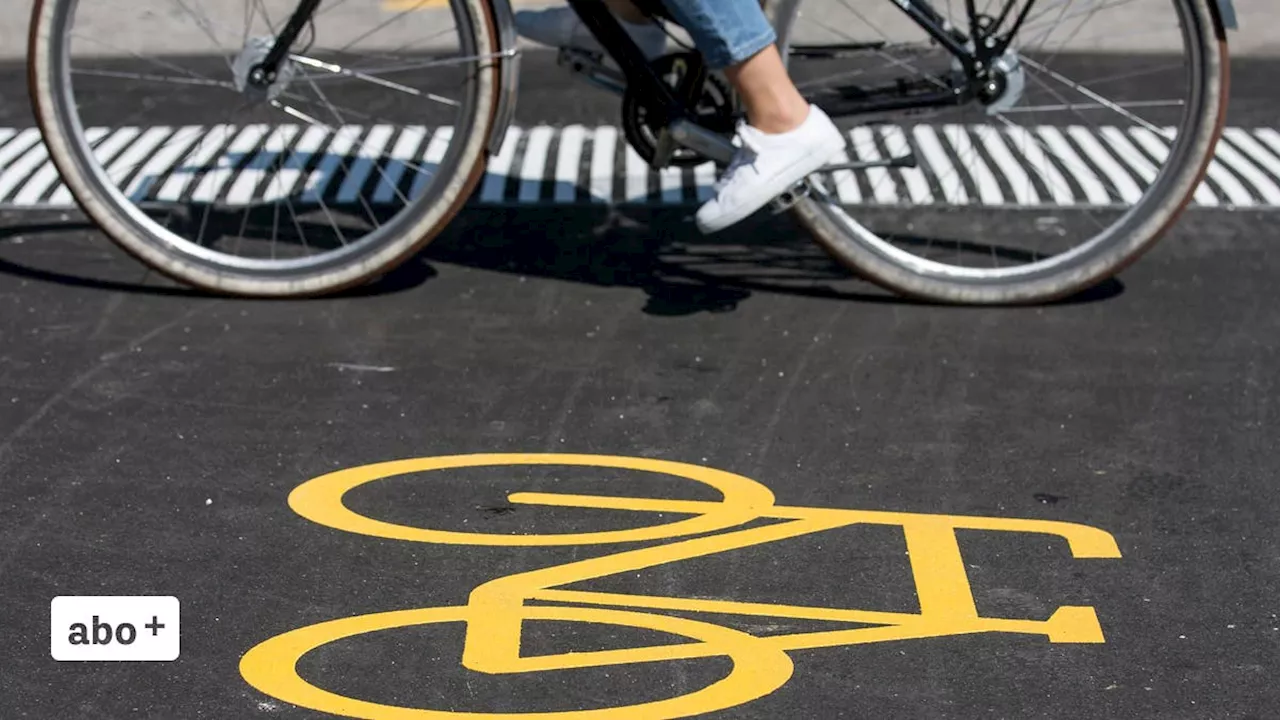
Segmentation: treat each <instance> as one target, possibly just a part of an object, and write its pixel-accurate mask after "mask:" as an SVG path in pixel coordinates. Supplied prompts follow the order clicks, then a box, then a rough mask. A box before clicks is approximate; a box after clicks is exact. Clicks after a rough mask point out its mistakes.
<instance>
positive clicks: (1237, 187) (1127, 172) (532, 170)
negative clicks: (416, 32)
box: [0, 124, 1280, 208]
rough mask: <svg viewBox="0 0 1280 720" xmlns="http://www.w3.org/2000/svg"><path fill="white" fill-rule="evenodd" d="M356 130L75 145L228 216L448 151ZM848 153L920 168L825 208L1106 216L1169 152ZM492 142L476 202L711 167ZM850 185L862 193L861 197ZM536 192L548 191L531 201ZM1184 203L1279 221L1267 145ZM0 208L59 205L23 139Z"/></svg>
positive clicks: (1120, 133)
mask: <svg viewBox="0 0 1280 720" xmlns="http://www.w3.org/2000/svg"><path fill="white" fill-rule="evenodd" d="M367 129H368V133H367V134H366V133H365V132H364V131H365V128H361V127H359V126H344V127H341V128H339V129H338V132H337V133H336V134H333V133H330V131H328V130H327V129H326V128H323V127H308V126H306V125H274V126H267V125H250V126H244V127H228V126H215V127H202V126H186V127H182V128H177V129H176V130H175V129H172V128H168V127H163V126H160V127H122V128H114V129H109V128H100V127H93V128H88V129H87V130H86V133H87V136H88V138H89V140H90V142H91V143H92V145H93V146H94V153H95V154H96V156H97V157H99V158H100V159H101V160H102V161H103V162H105V163H106V166H107V167H106V170H105V172H106V173H107V174H108V175H109V176H110V177H111V178H112V179H113V180H114V181H115V182H116V183H117V184H119V185H122V186H123V185H127V186H128V187H123V189H122V192H123V193H125V194H126V196H127V197H130V198H132V199H134V200H137V201H141V200H144V199H147V198H151V197H155V198H156V199H157V200H160V201H168V202H173V201H178V200H179V199H180V198H183V197H186V196H191V197H193V198H194V199H196V200H198V201H205V202H209V201H217V200H218V199H219V198H222V197H225V198H226V199H227V201H228V202H229V203H233V204H238V205H239V204H252V203H263V202H274V201H278V200H280V199H282V198H286V197H287V198H288V199H289V201H290V202H291V203H295V204H297V203H301V202H309V203H315V202H319V201H322V200H327V199H328V198H329V197H330V196H332V197H334V198H335V201H339V202H344V203H347V202H351V201H359V200H361V198H362V197H367V198H368V200H367V202H370V203H372V204H373V205H388V204H396V203H397V202H398V201H400V200H403V199H404V198H408V197H419V196H421V194H422V192H423V191H424V190H425V189H426V187H427V185H428V184H429V183H430V182H431V179H432V178H433V177H435V170H436V168H437V167H438V166H439V163H440V162H441V161H442V160H443V158H444V156H445V154H446V151H447V150H448V148H449V144H450V143H451V142H452V140H453V130H452V128H448V127H443V128H438V129H435V130H429V129H427V128H425V127H422V126H410V127H405V128H397V127H393V126H390V125H375V126H373V127H371V128H367ZM1169 132H1172V131H1171V130H1170V131H1169ZM849 139H850V148H849V150H850V152H851V153H852V154H850V155H847V156H846V158H848V159H853V160H883V159H885V158H890V157H900V156H902V155H906V154H907V153H909V152H911V151H912V148H913V147H914V149H915V152H916V159H917V161H918V163H919V167H918V168H915V169H912V168H898V169H889V168H869V169H867V170H865V171H857V172H854V171H848V170H845V171H839V172H835V173H831V174H830V175H824V176H821V177H820V178H819V181H820V182H822V183H823V185H824V187H826V188H828V192H829V193H831V195H832V199H833V200H834V199H836V198H838V199H839V201H840V202H841V203H843V204H846V205H850V206H857V205H861V204H867V205H875V206H923V205H929V204H942V203H945V204H948V205H953V206H968V205H974V206H1009V205H1016V206H1022V207H1039V206H1043V205H1046V204H1050V205H1059V206H1075V207H1100V206H1102V207H1121V206H1124V205H1126V204H1131V203H1133V202H1136V201H1138V200H1140V199H1141V198H1142V197H1143V194H1144V193H1145V192H1147V191H1148V188H1149V187H1150V185H1151V184H1152V183H1153V182H1154V181H1155V179H1156V178H1157V177H1158V175H1159V170H1160V166H1161V165H1162V163H1164V162H1166V161H1167V156H1168V153H1169V140H1168V136H1167V135H1164V134H1156V133H1153V132H1151V131H1149V130H1147V129H1145V128H1140V127H1114V126H1104V127H1098V128H1094V127H1087V126H1082V125H1081V126H1072V127H1052V126H1043V127H1037V128H1035V130H1034V133H1033V132H1028V131H1027V130H1026V129H1023V128H1020V127H1010V128H1004V127H1000V126H996V125H985V124H984V125H974V126H963V125H946V126H940V127H934V126H928V125H920V126H912V127H910V128H905V127H900V126H894V125H876V126H870V127H859V128H854V129H853V130H851V131H850V134H849ZM505 140H506V141H505V142H504V143H503V145H502V147H501V148H500V151H499V153H498V155H497V156H496V157H494V158H491V160H490V162H489V165H488V168H487V172H486V175H485V177H484V183H483V184H482V185H481V187H480V188H479V191H478V193H477V198H475V201H476V202H478V203H479V204H493V203H511V202H515V203H520V204H524V205H530V204H534V203H538V202H553V203H557V204H572V203H574V202H575V201H577V200H578V198H580V197H583V196H584V195H585V196H589V197H590V198H591V201H592V202H605V203H613V202H626V203H641V204H644V203H654V204H661V205H682V204H685V203H694V202H696V203H702V202H705V201H706V200H707V199H709V198H710V197H711V194H712V186H713V185H714V183H715V180H716V174H717V173H716V166H715V165H714V163H710V162H707V163H702V164H701V165H699V166H697V167H694V168H666V169H663V170H661V171H658V172H656V173H655V172H654V171H653V170H652V169H650V168H649V166H648V165H647V163H645V162H644V161H643V160H642V159H641V158H640V156H639V154H637V153H636V152H635V151H634V150H633V149H631V148H630V147H629V146H628V145H626V144H625V141H623V140H622V138H621V137H620V135H619V131H618V129H617V128H613V127H607V126H606V127H597V128H587V127H583V126H581V125H571V126H568V127H565V128H553V127H549V126H537V127H533V128H512V129H511V131H510V132H509V133H508V136H507V138H506V139H505ZM588 142H589V144H590V150H588V149H587V145H588ZM619 143H623V144H622V146H621V147H620V146H619ZM553 147H554V148H555V152H554V153H553V152H552V148H553ZM521 148H523V150H521ZM588 153H589V154H590V157H587V154H588ZM282 155H283V157H282ZM517 155H518V156H519V157H520V161H519V162H516V160H515V158H516V157H517ZM958 158H963V162H960V161H959V160H958ZM842 161H847V159H845V158H842ZM348 166H349V167H348ZM308 168H311V169H310V170H308ZM409 173H411V174H412V175H413V179H412V183H411V184H412V188H411V189H410V190H409V191H408V192H407V193H404V198H402V197H401V193H400V191H399V188H400V187H402V186H405V185H406V182H407V180H408V177H407V174H409ZM966 175H967V176H969V177H970V178H971V180H972V182H971V183H970V182H969V181H965V180H964V178H965V176H966ZM339 178H340V179H341V180H340V182H336V180H337V179H339ZM828 178H829V179H828ZM863 178H865V182H866V184H867V188H868V189H869V190H864V189H863V188H862V182H864V180H863ZM1069 178H1074V180H1071V179H1069ZM197 179H198V181H197ZM513 179H514V180H515V182H512V180H513ZM547 182H553V183H554V186H553V188H551V190H550V192H551V195H550V197H546V198H544V196H543V192H542V190H543V185H544V183H547ZM339 185H341V187H339ZM939 185H940V186H939ZM365 188H369V190H370V192H369V194H368V195H364V194H363V192H362V191H363V190H364V189H365ZM615 188H617V190H615ZM1108 188H1110V189H1111V190H1112V192H1111V193H1109V192H1108ZM580 189H581V190H580ZM1081 191H1083V193H1082V192H1081ZM295 193H298V194H299V195H298V197H296V198H295V197H294V194H295ZM615 193H616V196H615ZM864 193H865V195H864ZM43 198H47V199H43ZM42 199H43V200H42ZM1195 200H1196V202H1197V203H1198V204H1199V205H1202V206H1209V207H1213V206H1222V205H1224V204H1229V205H1230V206H1232V207H1258V206H1263V207H1272V208H1280V133H1277V132H1276V131H1275V130H1273V129H1267V128H1264V129H1260V130H1257V131H1250V130H1244V129H1241V128H1228V129H1227V130H1226V131H1225V134H1224V139H1223V142H1222V143H1221V144H1220V145H1219V148H1218V153H1217V157H1216V158H1215V160H1214V161H1213V162H1212V163H1211V164H1210V167H1209V170H1208V176H1207V178H1206V181H1205V182H1204V183H1202V184H1201V185H1199V186H1198V187H1197V188H1196V190H1195ZM0 201H4V202H5V203H6V204H7V205H16V206H19V207H49V206H53V207H67V206H71V205H73V204H74V201H73V199H72V197H71V193H70V192H69V190H68V189H67V188H66V187H65V186H64V185H63V184H62V183H60V182H59V181H58V177H57V171H56V168H55V167H54V166H53V164H52V162H51V161H49V159H48V157H47V153H46V151H45V149H44V147H43V145H42V144H41V143H40V142H39V133H38V131H37V130H36V129H34V128H26V129H22V130H18V129H14V128H0Z"/></svg>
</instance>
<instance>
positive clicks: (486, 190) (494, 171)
mask: <svg viewBox="0 0 1280 720" xmlns="http://www.w3.org/2000/svg"><path fill="white" fill-rule="evenodd" d="M520 134H521V130H520V128H517V127H510V128H507V136H506V138H504V139H503V141H502V147H500V148H498V154H497V155H495V156H493V157H492V158H489V167H488V168H487V170H486V171H485V174H484V184H483V185H481V187H480V202H487V203H496V202H501V201H502V199H503V197H504V196H505V195H506V186H507V175H508V174H509V173H510V172H511V163H512V162H514V161H515V159H516V146H517V145H518V144H519V143H520Z"/></svg>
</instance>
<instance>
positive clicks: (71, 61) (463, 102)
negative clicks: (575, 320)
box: [29, 0, 499, 297]
mask: <svg viewBox="0 0 1280 720" xmlns="http://www.w3.org/2000/svg"><path fill="white" fill-rule="evenodd" d="M296 5H297V2H296V0H246V1H245V2H243V3H240V2H233V0H177V1H176V2H174V3H163V4H161V3H158V0H144V2H143V3H142V5H141V6H139V5H138V3H136V2H123V0H37V1H36V3H35V7H34V10H33V16H32V27H31V38H32V41H31V47H30V57H29V66H30V74H31V95H32V101H33V105H34V107H35V111H36V116H37V119H38V122H39V124H40V127H41V129H42V131H43V133H44V136H45V142H46V144H47V145H48V148H49V152H50V155H51V157H52V159H53V162H54V163H55V164H56V166H57V168H58V170H59V171H60V173H61V175H62V178H63V181H64V182H65V183H66V185H67V187H68V189H69V190H70V192H71V194H72V195H73V196H74V198H75V200H76V201H77V202H78V203H79V204H80V206H81V207H82V208H83V209H84V210H85V211H86V213H87V214H88V215H89V216H91V217H92V219H93V220H94V221H96V222H97V223H98V224H99V225H100V226H101V228H102V230H103V231H104V232H105V233H106V234H107V235H108V236H109V237H110V238H111V239H112V240H113V241H115V242H116V243H117V244H118V245H119V246H120V247H122V248H124V249H125V250H126V251H128V252H129V253H131V254H132V255H134V256H135V257H137V258H138V259H140V260H141V261H143V262H145V263H147V264H148V265H150V266H151V267H153V268H155V269H157V270H159V271H161V272H163V273H165V274H167V275H169V276H172V277H174V278H176V279H178V280H179V281H182V282H184V283H187V284H190V285H193V286H197V287H200V288H204V289H207V290H211V291H216V292H220V293H229V294H236V295H245V296H277V297H278V296H305V295H318V294H324V293H329V292H333V291H336V290H339V289H342V288H346V287H350V286H353V285H357V284H360V283H363V282H365V281H367V280H368V279H370V278H372V277H375V276H377V275H380V274H382V273H384V272H386V271H387V270H389V269H391V268H393V267H394V266H396V265H397V264H399V263H400V262H402V261H403V260H404V259H405V258H407V257H408V256H410V255H411V254H412V253H414V252H415V251H417V250H418V249H419V248H420V247H422V246H423V245H424V244H426V243H427V242H428V241H430V239H431V238H432V237H434V236H435V235H436V233H438V232H439V231H440V230H441V229H442V228H443V227H444V226H445V225H446V224H447V223H448V221H449V220H450V219H451V218H452V217H453V215H454V214H455V213H456V212H457V211H458V210H459V209H460V208H461V206H462V205H463V204H464V203H465V201H466V200H467V197H468V195H469V194H470V192H471V190H472V189H473V187H474V185H475V183H476V182H477V180H478V179H479V178H480V176H481V174H482V172H483V168H484V164H485V159H486V147H485V145H486V140H487V136H488V133H489V129H490V127H491V126H492V125H493V122H494V113H495V107H496V105H497V93H498V92H499V72H498V66H499V62H498V61H497V59H496V58H497V57H498V54H497V53H498V36H497V33H496V30H495V28H494V27H493V24H494V23H493V20H492V18H491V14H490V10H489V9H488V7H487V4H486V3H485V2H484V0H451V2H450V3H448V7H440V6H439V5H438V4H437V3H429V2H427V0H387V1H386V2H384V3H382V5H381V6H380V8H379V7H377V6H375V7H369V6H367V5H365V4H363V3H360V4H357V3H351V4H347V0H330V1H327V2H324V3H323V4H321V6H320V7H319V8H318V9H317V10H316V12H315V13H314V15H313V17H312V19H311V21H310V23H309V24H308V27H307V28H306V29H304V30H303V31H302V33H301V34H300V35H299V36H298V39H297V41H296V42H295V43H294V45H293V47H291V48H290V53H289V55H288V56H287V58H286V60H285V62H284V64H283V65H282V66H281V68H280V73H279V75H278V79H277V80H276V81H275V82H274V83H272V84H271V85H270V86H268V87H263V88H255V87H254V85H253V84H252V83H251V82H248V80H247V75H248V73H249V70H250V68H251V67H252V66H253V65H254V64H256V63H258V62H260V61H261V60H262V59H263V58H264V57H265V56H266V53H267V51H268V49H269V48H270V46H271V44H272V43H273V42H274V38H275V36H276V35H277V33H279V32H280V31H281V29H282V27H283V25H284V24H285V22H286V21H287V20H288V19H289V16H290V14H291V13H292V12H293V10H294V7H295V6H296Z"/></svg>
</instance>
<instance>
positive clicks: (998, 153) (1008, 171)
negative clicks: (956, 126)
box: [972, 125, 1041, 205]
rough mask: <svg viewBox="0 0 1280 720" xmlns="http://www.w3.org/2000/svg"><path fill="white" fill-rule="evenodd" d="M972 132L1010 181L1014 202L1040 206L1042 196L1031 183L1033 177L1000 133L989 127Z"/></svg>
mask: <svg viewBox="0 0 1280 720" xmlns="http://www.w3.org/2000/svg"><path fill="white" fill-rule="evenodd" d="M972 130H973V132H974V134H975V135H977V136H978V142H980V143H982V147H983V148H985V149H986V151H987V154H988V155H990V156H991V160H992V161H993V162H994V163H995V164H996V169H997V170H998V171H999V172H1000V173H1001V174H1002V175H1004V177H1005V179H1006V180H1008V181H1009V187H1010V188H1011V189H1012V190H1013V199H1014V201H1015V202H1017V204H1019V205H1040V204H1041V201H1040V194H1039V193H1037V192H1036V188H1035V185H1033V184H1032V183H1031V176H1029V175H1027V172H1026V171H1025V170H1023V169H1022V165H1020V164H1019V163H1018V160H1017V158H1015V157H1014V156H1013V153H1011V152H1009V147H1008V146H1007V145H1005V144H1004V137H1003V136H1002V135H1001V134H1000V132H999V131H997V130H996V129H995V128H993V127H991V126H989V125H976V126H974V127H973V128H972Z"/></svg>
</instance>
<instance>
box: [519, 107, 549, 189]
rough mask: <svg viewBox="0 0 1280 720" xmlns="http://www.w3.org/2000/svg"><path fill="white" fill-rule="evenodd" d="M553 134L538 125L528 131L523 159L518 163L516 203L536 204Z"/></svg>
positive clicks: (544, 126) (547, 128) (545, 127)
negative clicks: (518, 178) (518, 176)
mask: <svg viewBox="0 0 1280 720" xmlns="http://www.w3.org/2000/svg"><path fill="white" fill-rule="evenodd" d="M555 134H556V133H555V129H554V128H550V127H548V126H546V125H539V126H538V127H536V128H534V129H532V130H530V131H529V139H528V140H527V141H526V142H525V146H524V159H523V160H522V161H521V162H520V187H519V189H518V191H517V193H516V200H517V202H520V203H522V204H525V205H528V204H531V203H536V202H538V195H539V194H540V193H541V192H542V177H543V175H544V174H545V171H546V167H547V155H548V153H549V152H550V150H551V140H552V138H554V137H555Z"/></svg>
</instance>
